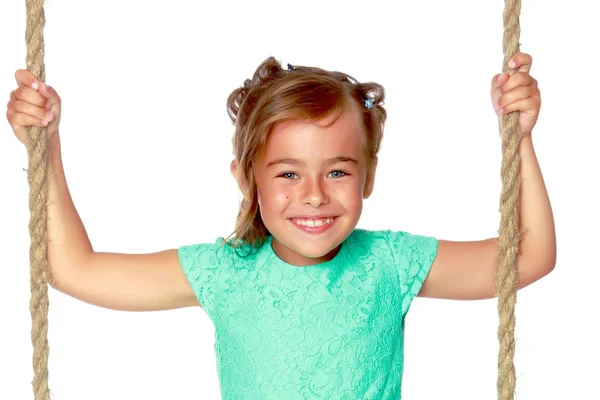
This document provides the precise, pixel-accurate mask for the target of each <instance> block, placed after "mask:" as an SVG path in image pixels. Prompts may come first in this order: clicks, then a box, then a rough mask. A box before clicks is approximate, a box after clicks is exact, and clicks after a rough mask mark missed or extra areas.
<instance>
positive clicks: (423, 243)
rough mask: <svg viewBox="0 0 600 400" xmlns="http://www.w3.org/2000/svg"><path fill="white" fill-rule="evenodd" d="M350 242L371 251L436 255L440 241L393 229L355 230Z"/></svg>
mask: <svg viewBox="0 0 600 400" xmlns="http://www.w3.org/2000/svg"><path fill="white" fill-rule="evenodd" d="M348 241H349V242H350V243H351V244H353V245H362V246H363V247H368V248H369V250H373V249H380V250H388V251H390V252H392V253H408V252H414V251H420V252H426V253H435V252H436V251H437V249H438V240H437V238H435V237H433V236H425V235H421V234H415V233H410V232H406V231H401V230H391V229H386V230H366V229H355V230H354V231H353V232H352V234H351V235H350V236H349V238H348Z"/></svg>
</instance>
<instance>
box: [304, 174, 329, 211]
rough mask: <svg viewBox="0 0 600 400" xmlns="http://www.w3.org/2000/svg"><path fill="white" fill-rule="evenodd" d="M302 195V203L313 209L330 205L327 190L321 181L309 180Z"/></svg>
mask: <svg viewBox="0 0 600 400" xmlns="http://www.w3.org/2000/svg"><path fill="white" fill-rule="evenodd" d="M303 189H304V190H303V193H302V203H303V204H307V205H310V206H312V207H319V206H321V205H323V204H327V203H329V196H328V194H327V188H326V187H325V184H324V183H323V182H321V180H320V179H307V180H306V181H305V184H304V188H303Z"/></svg>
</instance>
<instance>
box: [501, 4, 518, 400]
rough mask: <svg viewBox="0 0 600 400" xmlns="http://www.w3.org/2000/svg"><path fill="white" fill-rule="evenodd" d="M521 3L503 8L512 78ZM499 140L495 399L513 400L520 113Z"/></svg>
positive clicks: (504, 125)
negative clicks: (499, 187)
mask: <svg viewBox="0 0 600 400" xmlns="http://www.w3.org/2000/svg"><path fill="white" fill-rule="evenodd" d="M520 13H521V0H506V2H505V9H504V40H503V43H502V47H503V51H504V62H503V72H506V73H508V74H510V75H512V74H513V73H514V72H513V71H511V70H510V69H509V68H508V66H507V63H508V61H509V60H510V58H511V57H512V56H514V55H515V53H517V52H519V35H520V33H521V28H520V26H519V15H520ZM500 133H501V137H502V166H501V178H502V193H501V195H500V213H501V218H500V230H499V240H498V242H499V252H500V254H499V264H498V271H497V274H496V290H497V296H498V315H499V325H498V341H499V352H498V380H497V389H498V400H512V399H514V393H515V387H516V381H517V378H516V373H515V366H514V363H513V359H514V356H515V339H514V336H515V306H516V303H517V282H518V269H517V255H518V253H519V239H520V228H519V189H520V184H521V181H520V177H519V165H520V161H521V160H520V156H519V143H520V141H521V131H520V129H519V113H518V112H512V113H509V114H505V115H502V117H501V118H500Z"/></svg>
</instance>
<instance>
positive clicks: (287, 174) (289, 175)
mask: <svg viewBox="0 0 600 400" xmlns="http://www.w3.org/2000/svg"><path fill="white" fill-rule="evenodd" d="M279 176H281V177H283V178H285V179H295V178H296V177H298V175H296V174H295V173H293V172H285V173H283V174H281V175H279Z"/></svg>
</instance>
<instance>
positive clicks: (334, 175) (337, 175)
mask: <svg viewBox="0 0 600 400" xmlns="http://www.w3.org/2000/svg"><path fill="white" fill-rule="evenodd" d="M329 175H330V176H331V177H332V178H341V177H342V176H344V175H346V173H345V172H344V171H331V172H330V173H329Z"/></svg>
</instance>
